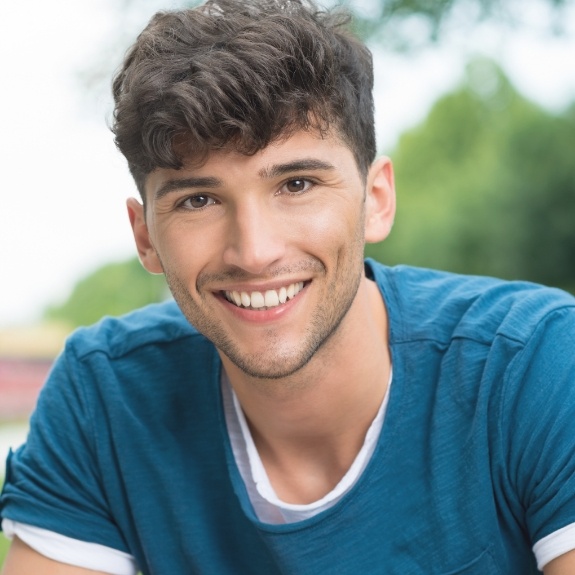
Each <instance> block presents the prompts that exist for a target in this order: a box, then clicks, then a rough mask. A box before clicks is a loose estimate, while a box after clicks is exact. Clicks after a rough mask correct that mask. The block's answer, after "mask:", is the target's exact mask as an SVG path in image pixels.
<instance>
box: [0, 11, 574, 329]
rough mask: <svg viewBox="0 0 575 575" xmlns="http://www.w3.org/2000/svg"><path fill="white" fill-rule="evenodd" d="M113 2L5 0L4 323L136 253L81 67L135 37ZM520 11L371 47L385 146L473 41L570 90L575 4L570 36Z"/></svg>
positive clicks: (542, 87)
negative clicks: (518, 28)
mask: <svg viewBox="0 0 575 575" xmlns="http://www.w3.org/2000/svg"><path fill="white" fill-rule="evenodd" d="M358 1H359V0H358ZM114 2H116V5H119V4H120V0H82V2H78V1H77V0H52V1H50V2H46V1H45V0H26V2H16V1H14V0H12V1H8V2H5V3H4V5H3V6H2V18H1V19H0V74H1V78H2V80H1V86H2V90H1V92H0V104H1V106H0V114H1V117H2V137H1V139H0V171H1V180H0V181H1V184H0V200H1V201H0V262H1V268H0V269H1V270H2V271H1V275H0V328H2V327H6V326H9V325H16V324H25V323H31V322H33V321H34V320H35V319H36V318H38V317H39V316H40V314H41V312H42V310H43V309H44V308H45V307H46V305H48V304H50V303H54V302H59V301H62V300H64V299H65V298H66V297H67V295H69V293H70V290H71V289H72V286H73V285H74V283H75V282H76V281H77V280H78V279H79V278H81V277H82V276H84V275H86V274H87V273H88V272H90V271H92V270H94V269H95V268H97V267H98V266H100V265H102V264H104V263H106V262H109V261H112V260H114V261H116V260H122V259H125V258H128V257H130V256H132V255H133V254H134V253H135V252H134V248H133V242H132V238H131V234H130V230H129V225H128V220H127V217H126V211H125V207H124V203H125V199H126V198H127V197H128V196H130V195H135V190H134V186H133V184H132V182H131V179H130V177H129V175H128V173H127V169H126V168H125V164H124V161H123V158H121V156H120V155H119V153H118V152H116V150H115V147H114V145H113V142H112V136H111V134H110V132H109V130H108V128H107V118H109V115H110V99H109V98H108V97H107V96H105V95H102V94H101V95H98V96H91V95H89V94H87V91H86V88H85V85H84V84H82V81H81V79H80V78H79V74H80V73H82V72H85V71H86V70H90V69H93V68H94V67H95V65H96V64H97V63H98V62H99V61H102V60H103V61H104V62H107V61H112V62H113V64H112V65H111V66H110V68H111V69H113V68H115V66H116V63H119V61H120V58H121V53H122V51H123V49H124V48H125V47H126V45H127V44H126V43H127V42H128V41H129V40H130V38H126V39H125V40H124V43H123V44H122V43H119V42H118V38H119V36H120V30H121V28H122V26H121V25H120V24H122V22H119V19H118V13H117V11H115V10H114V9H113V6H114ZM136 4H137V2H136ZM140 5H143V6H147V8H144V9H143V10H142V13H141V14H140V15H139V16H138V17H137V18H136V20H138V19H139V20H140V22H141V23H142V25H143V23H144V22H145V21H147V20H148V18H149V16H151V14H152V13H153V9H152V8H151V7H150V3H149V2H148V3H146V2H143V4H142V3H141V2H140ZM521 5H522V7H525V6H526V5H524V4H521ZM168 6H169V5H168ZM524 12H525V15H524V16H525V19H526V20H528V21H529V22H531V25H532V26H531V32H529V33H526V32H516V33H511V32H509V30H504V31H502V30H498V29H496V28H494V27H493V26H479V27H477V28H476V29H474V31H473V32H472V33H469V31H466V32H465V33H463V34H461V33H458V32H457V31H454V32H453V33H452V35H451V39H450V41H449V42H448V44H447V45H446V46H445V47H443V48H441V49H434V50H429V51H427V52H425V53H421V54H419V55H411V56H398V55H393V54H379V53H378V54H376V58H375V62H376V76H377V86H376V95H377V129H378V139H379V144H380V148H381V149H389V148H390V147H391V146H392V145H393V143H394V142H395V140H396V138H397V135H398V134H399V133H400V132H401V131H402V130H403V129H405V128H406V127H408V126H411V125H413V124H415V123H416V122H417V121H419V120H420V119H422V118H423V117H424V115H425V113H426V111H427V110H428V109H429V106H430V105H431V103H432V102H433V101H434V99H435V98H436V97H437V96H438V95H440V94H441V93H443V92H445V91H446V90H448V89H450V88H451V87H453V86H454V85H456V84H457V82H458V81H459V80H460V79H461V77H462V70H463V66H464V62H465V60H466V57H467V55H469V54H472V53H476V52H479V53H483V54H486V55H491V56H497V57H499V58H500V60H501V61H502V64H503V66H504V68H505V70H506V72H507V73H508V74H509V76H510V77H511V79H512V81H513V82H514V83H515V85H516V87H518V88H519V90H520V91H522V92H523V93H524V94H525V95H527V96H528V97H529V98H531V99H533V100H535V101H537V102H539V103H540V104H542V105H544V106H546V107H548V108H551V109H555V110H559V109H561V108H562V107H564V106H566V105H567V104H568V103H569V102H572V101H575V66H574V65H573V62H575V10H571V11H570V12H569V13H568V16H567V17H566V18H565V22H566V25H565V27H566V30H567V31H568V32H570V33H569V34H566V35H565V37H563V38H549V37H548V36H546V35H544V34H541V33H538V32H537V30H538V29H543V28H544V27H545V26H544V24H545V21H546V18H547V15H546V13H545V11H544V10H543V11H542V10H538V9H534V10H531V11H529V10H527V9H525V10H524ZM569 38H570V40H569ZM114 46H118V49H114V48H113V47H114ZM120 47H121V48H120Z"/></svg>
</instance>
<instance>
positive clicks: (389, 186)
mask: <svg viewBox="0 0 575 575" xmlns="http://www.w3.org/2000/svg"><path fill="white" fill-rule="evenodd" d="M365 202H366V207H365V241H366V242H368V243H375V242H380V241H382V240H384V239H385V238H387V236H388V235H389V233H390V232H391V228H392V226H393V220H394V218H395V182H394V176H393V165H392V163H391V160H390V159H389V158H387V157H385V156H384V157H381V158H379V159H377V160H376V161H375V162H374V163H373V164H372V166H371V168H370V170H369V173H368V175H367V185H366V199H365Z"/></svg>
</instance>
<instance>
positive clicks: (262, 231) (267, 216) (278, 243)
mask: <svg viewBox="0 0 575 575" xmlns="http://www.w3.org/2000/svg"><path fill="white" fill-rule="evenodd" d="M284 219H285V218H284ZM281 220H282V218H281V216H280V214H277V213H274V210H273V208H272V207H271V206H269V205H266V202H265V201H262V200H260V199H255V198H245V201H244V202H242V204H241V205H240V206H236V208H235V209H234V210H233V211H232V213H231V214H230V222H229V226H228V231H227V238H226V240H227V241H226V247H225V250H224V262H225V263H226V264H228V265H232V266H235V267H238V268H241V269H243V270H245V271H246V272H248V273H251V274H262V273H263V272H264V271H265V270H266V269H267V268H268V267H269V266H271V265H272V264H273V263H275V262H277V261H279V260H280V259H281V258H282V257H283V256H284V254H285V239H286V238H285V234H284V233H283V232H282V229H283V225H282V224H284V225H285V221H284V222H282V221H281Z"/></svg>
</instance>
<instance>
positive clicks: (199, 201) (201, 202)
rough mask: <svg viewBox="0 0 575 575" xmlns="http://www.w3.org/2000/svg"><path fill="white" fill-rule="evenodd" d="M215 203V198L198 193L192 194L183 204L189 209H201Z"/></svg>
mask: <svg viewBox="0 0 575 575" xmlns="http://www.w3.org/2000/svg"><path fill="white" fill-rule="evenodd" d="M213 203H215V202H214V199H213V198H210V196H204V195H202V194H198V195H197V196H192V197H190V198H187V199H186V200H184V201H183V202H182V204H181V206H182V207H183V208H187V209H188V210H200V209H201V208H205V207H206V206H209V205H211V204H213Z"/></svg>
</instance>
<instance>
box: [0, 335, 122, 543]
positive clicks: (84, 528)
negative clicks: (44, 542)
mask: <svg viewBox="0 0 575 575" xmlns="http://www.w3.org/2000/svg"><path fill="white" fill-rule="evenodd" d="M91 379H92V378H91V376H90V374H89V373H85V372H83V370H82V364H81V361H80V360H78V358H77V355H76V353H75V348H74V345H73V341H72V343H70V342H69V343H68V344H67V346H66V350H65V352H64V353H63V354H62V355H61V356H60V357H59V358H58V359H57V360H56V362H55V364H54V367H53V369H52V371H51V373H50V375H49V377H48V380H47V382H46V384H45V386H44V388H43V389H42V391H41V393H40V396H39V399H38V404H37V406H36V409H35V411H34V414H33V415H32V418H31V421H30V433H29V435H28V438H27V441H26V443H25V444H24V445H23V446H22V447H20V448H19V449H18V450H17V451H15V452H14V453H11V454H10V456H9V458H8V461H7V466H6V479H5V484H4V488H3V491H2V495H1V497H0V513H1V516H2V517H4V518H9V519H12V520H15V521H18V522H21V523H26V524H29V525H33V526H36V527H40V528H43V529H47V530H49V531H53V532H55V533H59V534H61V535H64V536H67V537H72V538H74V539H78V540H82V541H86V542H92V543H98V544H100V545H105V546H107V547H111V548H114V549H118V550H120V551H124V552H129V550H128V549H127V546H126V544H125V542H124V541H123V538H122V536H121V534H120V533H119V530H118V528H117V526H116V525H115V523H114V521H113V518H112V517H111V514H110V510H109V506H108V505H107V501H106V496H105V490H104V487H103V482H102V480H101V473H102V472H103V470H102V467H101V465H100V462H99V461H98V454H97V430H96V429H95V427H96V426H95V425H94V417H93V414H92V410H93V409H94V405H93V402H92V405H91V404H90V401H89V398H88V397H87V396H88V394H89V388H90V385H91V383H90V382H91Z"/></svg>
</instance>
